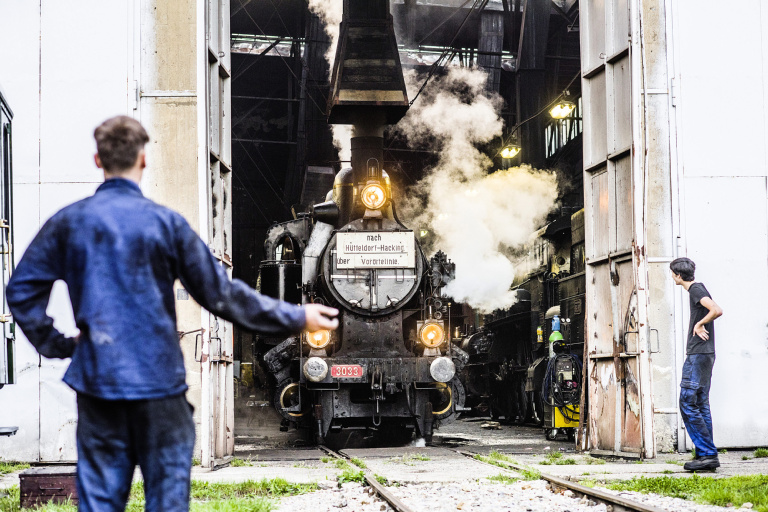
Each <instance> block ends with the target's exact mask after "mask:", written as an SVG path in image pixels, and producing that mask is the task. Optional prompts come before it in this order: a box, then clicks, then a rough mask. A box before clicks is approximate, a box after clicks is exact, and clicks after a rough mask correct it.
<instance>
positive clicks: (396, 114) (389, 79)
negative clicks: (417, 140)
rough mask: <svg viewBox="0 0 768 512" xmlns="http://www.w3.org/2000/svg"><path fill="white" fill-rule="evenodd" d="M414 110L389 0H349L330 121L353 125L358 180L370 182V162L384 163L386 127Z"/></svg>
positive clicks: (355, 166) (343, 26) (353, 160)
mask: <svg viewBox="0 0 768 512" xmlns="http://www.w3.org/2000/svg"><path fill="white" fill-rule="evenodd" d="M407 110H408V95H407V93H406V90H405V81H404V79H403V71H402V68H401V66H400V55H399V53H398V50H397V40H396V39H395V29H394V25H393V21H392V15H391V14H390V12H389V0H344V15H343V17H342V21H341V31H340V34H339V44H338V47H337V48H336V60H335V61H334V66H333V76H332V78H331V96H330V98H329V100H328V112H329V113H328V122H329V123H330V124H351V125H353V131H352V141H351V142H352V169H353V173H354V182H355V183H360V182H363V181H365V179H366V177H367V175H368V162H369V160H370V159H372V158H373V159H376V161H377V162H378V168H379V171H380V170H381V169H382V166H383V163H384V148H383V146H384V139H383V135H384V127H385V126H386V125H388V124H395V123H397V122H398V121H399V120H400V119H401V118H402V117H403V116H404V115H405V113H406V111H407Z"/></svg>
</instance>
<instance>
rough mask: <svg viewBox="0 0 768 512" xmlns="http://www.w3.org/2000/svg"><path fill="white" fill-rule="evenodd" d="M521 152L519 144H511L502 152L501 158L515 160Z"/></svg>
mask: <svg viewBox="0 0 768 512" xmlns="http://www.w3.org/2000/svg"><path fill="white" fill-rule="evenodd" d="M519 152H520V146H518V145H517V144H509V145H508V146H506V147H505V148H504V149H502V150H501V158H514V157H515V156H517V154H518V153H519Z"/></svg>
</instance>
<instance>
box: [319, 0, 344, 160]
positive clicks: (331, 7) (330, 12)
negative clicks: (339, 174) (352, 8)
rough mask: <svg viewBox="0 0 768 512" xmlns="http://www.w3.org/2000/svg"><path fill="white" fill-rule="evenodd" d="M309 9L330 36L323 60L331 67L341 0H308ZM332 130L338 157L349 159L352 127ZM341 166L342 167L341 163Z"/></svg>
mask: <svg viewBox="0 0 768 512" xmlns="http://www.w3.org/2000/svg"><path fill="white" fill-rule="evenodd" d="M309 10H310V11H312V12H313V13H315V14H317V16H318V17H319V18H320V19H321V20H322V22H323V23H324V24H325V33H326V34H328V36H329V37H330V38H331V46H330V47H329V48H328V51H327V52H325V60H327V61H328V64H329V65H330V66H331V69H333V59H334V57H335V56H336V46H337V45H338V44H339V28H340V25H341V18H342V15H343V14H344V2H343V0H309ZM331 131H332V132H333V145H334V146H336V149H338V150H339V159H340V160H342V161H346V160H349V159H350V158H351V157H352V148H351V145H350V144H351V143H350V137H351V134H352V127H351V126H348V125H341V124H334V125H331ZM342 167H344V166H343V165H342Z"/></svg>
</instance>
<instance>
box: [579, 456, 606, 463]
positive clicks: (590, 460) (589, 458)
mask: <svg viewBox="0 0 768 512" xmlns="http://www.w3.org/2000/svg"><path fill="white" fill-rule="evenodd" d="M584 464H605V461H604V460H603V459H599V458H597V457H592V456H591V455H589V456H587V457H584Z"/></svg>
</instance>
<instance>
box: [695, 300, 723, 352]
mask: <svg viewBox="0 0 768 512" xmlns="http://www.w3.org/2000/svg"><path fill="white" fill-rule="evenodd" d="M700 302H701V305H702V306H704V307H705V308H707V309H708V310H709V313H707V314H706V316H705V317H704V318H702V319H701V320H699V321H698V322H697V323H696V325H694V326H693V333H694V334H695V335H696V336H698V337H699V338H701V339H703V340H705V341H706V340H708V339H709V331H708V330H707V329H706V328H705V327H704V326H705V325H707V324H708V323H709V322H711V321H712V320H714V319H715V318H718V317H720V316H722V315H723V310H722V308H720V306H718V305H717V304H716V303H715V301H713V300H712V298H711V297H702V298H701V301H700Z"/></svg>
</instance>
